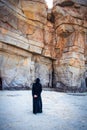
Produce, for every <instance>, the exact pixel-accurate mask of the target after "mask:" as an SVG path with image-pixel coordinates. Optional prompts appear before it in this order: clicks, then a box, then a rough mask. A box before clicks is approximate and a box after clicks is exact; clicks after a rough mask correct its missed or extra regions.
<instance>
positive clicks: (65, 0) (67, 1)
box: [53, 0, 87, 6]
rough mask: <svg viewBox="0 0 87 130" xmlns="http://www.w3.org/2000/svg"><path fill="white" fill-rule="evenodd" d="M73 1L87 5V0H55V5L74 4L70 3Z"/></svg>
mask: <svg viewBox="0 0 87 130" xmlns="http://www.w3.org/2000/svg"><path fill="white" fill-rule="evenodd" d="M73 2H76V3H78V4H81V5H84V6H87V1H86V0H53V4H54V6H55V5H57V4H61V5H63V6H64V5H65V6H70V5H71V6H72V5H73V4H70V3H73Z"/></svg>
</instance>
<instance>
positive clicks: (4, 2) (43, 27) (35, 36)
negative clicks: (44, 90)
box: [0, 0, 87, 90]
mask: <svg viewBox="0 0 87 130" xmlns="http://www.w3.org/2000/svg"><path fill="white" fill-rule="evenodd" d="M86 10H87V3H86V1H82V3H81V1H78V0H77V1H74V0H69V1H66V0H62V1H60V0H54V7H53V8H52V9H51V10H50V9H48V8H47V5H46V2H45V0H15V1H14V0H1V1H0V77H1V78H2V87H3V89H29V88H31V87H32V83H33V82H34V80H35V78H37V77H39V78H40V79H41V83H42V85H43V87H54V88H61V89H63V90H64V89H68V90H69V89H72V88H73V89H78V88H80V86H81V79H82V77H83V75H84V72H85V71H86V70H87V68H86V65H87V43H86V42H87V38H86V36H87V16H86V13H87V11H86Z"/></svg>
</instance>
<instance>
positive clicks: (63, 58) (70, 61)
mask: <svg viewBox="0 0 87 130" xmlns="http://www.w3.org/2000/svg"><path fill="white" fill-rule="evenodd" d="M81 2H82V3H81ZM52 11H53V14H54V15H55V30H56V41H57V42H56V49H57V50H58V54H57V57H58V58H57V60H56V61H55V62H54V68H55V73H54V76H55V80H54V81H55V82H54V84H55V83H56V85H57V86H59V85H60V84H61V83H63V84H65V85H66V86H69V89H79V88H80V85H81V78H82V77H83V75H84V72H85V57H84V53H85V54H86V51H87V49H86V50H85V49H84V48H85V46H86V42H87V41H86V40H87V39H86V36H87V17H86V16H87V15H86V13H87V2H86V1H78V0H76V1H74V0H62V1H60V0H54V7H53V10H52ZM57 82H58V83H57Z"/></svg>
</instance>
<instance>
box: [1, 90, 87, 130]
mask: <svg viewBox="0 0 87 130" xmlns="http://www.w3.org/2000/svg"><path fill="white" fill-rule="evenodd" d="M42 100H43V113H42V114H36V115H34V114H33V113H32V95H31V91H0V130H87V94H86V93H84V94H69V93H59V92H53V91H43V93H42Z"/></svg>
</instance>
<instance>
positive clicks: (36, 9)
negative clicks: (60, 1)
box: [21, 0, 47, 24]
mask: <svg viewBox="0 0 87 130" xmlns="http://www.w3.org/2000/svg"><path fill="white" fill-rule="evenodd" d="M21 5H22V10H23V12H24V14H25V16H27V18H29V19H32V20H36V21H40V22H42V23H44V24H45V23H46V17H47V12H46V5H45V4H44V3H41V2H38V1H37V2H36V1H31V0H29V1H27V2H26V1H25V0H22V1H21Z"/></svg>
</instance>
